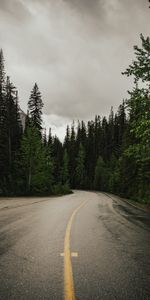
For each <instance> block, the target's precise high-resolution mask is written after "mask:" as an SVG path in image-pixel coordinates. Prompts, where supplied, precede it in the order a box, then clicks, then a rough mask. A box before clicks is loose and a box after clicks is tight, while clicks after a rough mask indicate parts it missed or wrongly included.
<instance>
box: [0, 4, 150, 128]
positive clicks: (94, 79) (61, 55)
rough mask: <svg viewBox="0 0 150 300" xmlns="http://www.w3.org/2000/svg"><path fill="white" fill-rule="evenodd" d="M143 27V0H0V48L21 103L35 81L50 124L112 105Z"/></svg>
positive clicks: (148, 13)
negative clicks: (123, 72)
mask: <svg viewBox="0 0 150 300" xmlns="http://www.w3.org/2000/svg"><path fill="white" fill-rule="evenodd" d="M18 21H19V26H18ZM149 27H150V9H149V8H148V2H147V0H133V1H131V0H124V1H123V0H95V1H94V0H4V1H2V0H0V48H1V47H2V48H3V50H4V54H5V60H6V70H7V73H8V74H10V75H11V78H12V80H13V81H14V83H15V85H16V86H17V87H18V89H19V94H20V102H21V106H22V108H23V109H26V103H27V101H28V98H29V93H30V91H31V89H32V85H33V84H34V82H35V81H36V82H38V83H39V88H40V90H41V92H42V95H43V101H44V104H45V105H44V113H45V114H46V115H47V118H46V120H47V122H48V121H49V120H51V122H52V124H53V125H54V127H55V128H56V127H57V126H56V124H58V126H59V127H61V126H64V122H65V120H69V119H70V120H71V119H81V118H84V119H87V118H92V117H94V115H95V114H97V113H99V114H101V115H104V114H107V113H108V112H109V110H110V107H111V105H113V106H114V108H115V109H117V106H118V105H119V103H120V102H121V100H122V99H123V98H124V97H126V95H127V94H126V90H127V89H128V88H129V86H130V81H129V80H128V79H126V78H124V77H123V76H122V75H121V71H123V70H124V69H125V68H126V67H127V66H128V64H129V63H130V62H131V60H132V58H133V51H132V47H133V45H134V44H137V43H139V34H140V33H141V32H142V33H143V34H144V35H148V34H149ZM51 116H56V117H55V120H54V117H51ZM58 119H60V120H61V122H60V123H59V120H58ZM63 120H64V122H63ZM61 124H63V125H61Z"/></svg>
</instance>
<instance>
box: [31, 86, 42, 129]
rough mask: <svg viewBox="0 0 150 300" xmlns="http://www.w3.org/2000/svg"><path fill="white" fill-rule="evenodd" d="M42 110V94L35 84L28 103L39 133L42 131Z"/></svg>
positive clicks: (32, 119)
mask: <svg viewBox="0 0 150 300" xmlns="http://www.w3.org/2000/svg"><path fill="white" fill-rule="evenodd" d="M42 108H43V102H42V97H41V93H40V91H39V88H38V85H37V83H35V85H34V87H33V90H32V91H31V95H30V99H29V101H28V109H29V117H30V119H31V122H32V123H33V125H34V126H35V127H36V128H37V129H38V130H39V131H41V129H42Z"/></svg>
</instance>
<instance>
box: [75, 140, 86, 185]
mask: <svg viewBox="0 0 150 300" xmlns="http://www.w3.org/2000/svg"><path fill="white" fill-rule="evenodd" d="M76 163H77V164H76V182H77V186H78V187H79V188H84V187H85V150H84V147H83V145H82V144H80V147H79V152H78V155H77V159H76Z"/></svg>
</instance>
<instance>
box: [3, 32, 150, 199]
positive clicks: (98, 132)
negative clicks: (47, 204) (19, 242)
mask: <svg viewBox="0 0 150 300" xmlns="http://www.w3.org/2000/svg"><path fill="white" fill-rule="evenodd" d="M140 42H141V46H140V47H139V46H134V58H133V61H132V63H131V65H129V67H128V68H127V69H126V70H125V71H124V72H123V73H122V75H125V76H129V77H130V76H131V78H133V79H134V80H133V81H134V84H133V88H132V90H130V91H129V92H128V95H129V96H128V99H126V100H123V101H122V100H121V101H122V102H121V101H120V103H121V104H120V106H119V108H118V111H117V112H114V111H113V108H111V109H110V114H109V116H108V117H101V116H100V115H96V116H95V119H94V120H90V121H88V122H84V121H83V120H81V121H78V124H77V126H76V125H75V123H74V122H73V123H72V125H71V126H67V128H66V135H65V138H64V141H63V142H61V141H60V140H59V138H58V137H57V136H52V133H51V129H49V132H48V133H47V132H46V131H45V130H44V129H43V127H42V109H43V101H42V96H41V93H40V90H39V88H38V85H37V83H35V84H34V86H33V89H32V91H31V94H30V98H29V101H28V110H27V113H26V121H25V127H23V125H22V122H21V118H20V105H19V99H18V91H17V89H16V87H15V86H14V85H13V83H12V82H11V80H10V77H9V76H6V73H5V66H4V56H3V51H2V50H1V51H0V196H21V195H39V196H40V195H62V194H67V193H70V192H71V189H83V190H96V191H102V192H109V193H113V194H117V195H120V196H122V197H126V198H129V199H132V200H135V201H138V202H141V203H142V202H143V203H146V204H148V205H150V38H149V37H146V38H145V37H144V36H143V35H142V34H141V36H140ZM49 101H50V100H49ZM91 101H92V99H91Z"/></svg>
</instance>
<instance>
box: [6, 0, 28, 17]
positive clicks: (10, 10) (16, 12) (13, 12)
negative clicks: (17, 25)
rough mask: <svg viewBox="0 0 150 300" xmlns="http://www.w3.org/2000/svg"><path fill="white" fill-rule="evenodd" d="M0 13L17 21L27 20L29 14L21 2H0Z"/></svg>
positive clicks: (9, 0) (7, 0)
mask: <svg viewBox="0 0 150 300" xmlns="http://www.w3.org/2000/svg"><path fill="white" fill-rule="evenodd" d="M0 13H1V14H5V16H6V17H7V18H10V19H13V20H15V22H17V21H23V20H27V19H28V18H29V17H30V13H29V11H28V9H27V7H26V5H25V3H24V2H23V1H22V0H0Z"/></svg>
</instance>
